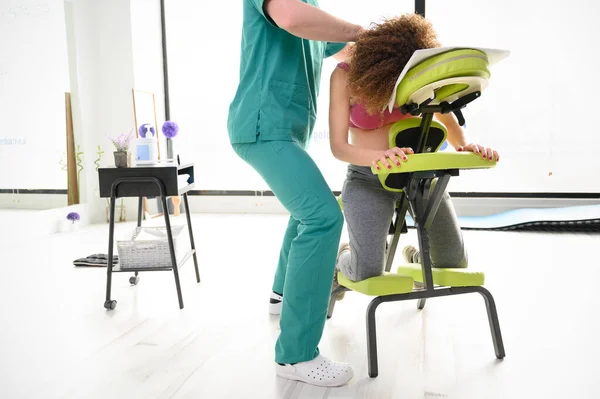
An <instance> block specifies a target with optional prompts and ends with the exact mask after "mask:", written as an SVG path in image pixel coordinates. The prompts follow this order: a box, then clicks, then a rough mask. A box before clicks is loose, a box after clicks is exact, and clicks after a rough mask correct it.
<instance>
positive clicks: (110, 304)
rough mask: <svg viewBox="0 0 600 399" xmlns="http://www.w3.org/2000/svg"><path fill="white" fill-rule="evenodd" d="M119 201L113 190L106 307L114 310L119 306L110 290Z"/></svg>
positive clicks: (109, 230)
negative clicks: (116, 206)
mask: <svg viewBox="0 0 600 399" xmlns="http://www.w3.org/2000/svg"><path fill="white" fill-rule="evenodd" d="M116 202H117V199H116V196H115V191H114V190H113V192H112V194H111V197H110V220H109V223H108V264H107V266H106V300H105V301H104V307H105V308H106V309H107V310H113V309H114V308H115V307H116V306H117V301H115V300H111V299H110V291H111V285H112V269H113V242H114V235H115V203H116Z"/></svg>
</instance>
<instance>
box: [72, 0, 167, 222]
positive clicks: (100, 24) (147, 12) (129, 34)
mask: <svg viewBox="0 0 600 399" xmlns="http://www.w3.org/2000/svg"><path fill="white" fill-rule="evenodd" d="M67 9H68V11H69V12H68V13H67V15H68V17H69V24H70V27H71V28H72V31H73V39H74V42H75V46H74V47H75V59H76V61H75V63H76V74H75V75H74V76H75V78H74V82H75V83H74V84H73V86H74V88H73V92H74V103H76V106H75V109H74V111H73V112H74V119H75V121H74V123H75V132H76V140H77V141H79V142H81V143H83V144H82V147H84V148H85V151H86V154H90V155H89V156H86V158H85V162H86V164H85V168H86V169H85V176H84V177H83V178H82V181H83V182H82V192H84V194H83V199H82V200H83V201H85V202H87V203H88V205H89V206H88V211H89V212H90V215H89V219H90V221H91V222H92V223H97V222H105V220H106V213H105V209H106V205H107V203H106V199H100V198H99V193H98V174H97V172H96V170H95V165H94V160H95V159H96V158H97V156H96V151H97V147H98V145H100V146H101V148H102V150H103V151H104V156H103V159H102V161H101V162H100V164H101V166H107V165H114V157H113V151H114V147H113V146H112V143H111V142H110V141H109V139H108V136H110V137H116V136H118V135H119V134H120V133H123V132H125V133H126V132H129V131H130V130H131V129H134V128H135V122H134V111H133V98H132V89H133V88H135V89H138V90H144V91H151V92H154V93H155V96H156V106H157V120H158V125H159V126H162V121H164V89H163V75H162V47H161V26H160V3H159V1H158V0H152V1H150V0H103V1H101V2H100V1H96V0H77V1H75V2H73V3H72V4H70V5H68V6H67ZM69 9H70V10H69ZM159 130H160V128H159ZM161 153H166V148H165V147H164V146H163V148H161ZM126 205H127V208H128V212H127V213H128V215H129V217H131V218H132V217H134V216H135V215H137V200H136V199H126Z"/></svg>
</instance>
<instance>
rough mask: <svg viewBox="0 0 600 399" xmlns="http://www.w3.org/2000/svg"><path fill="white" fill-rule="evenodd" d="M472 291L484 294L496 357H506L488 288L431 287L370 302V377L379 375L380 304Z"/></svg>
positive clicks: (495, 311) (368, 338) (368, 340)
mask: <svg viewBox="0 0 600 399" xmlns="http://www.w3.org/2000/svg"><path fill="white" fill-rule="evenodd" d="M338 288H340V287H338ZM471 293H479V294H481V296H483V298H484V300H485V306H486V309H487V314H488V321H489V324H490V331H491V334H492V342H493V344H494V351H495V353H496V358H498V359H504V357H505V356H506V353H505V351H504V342H503V340H502V333H501V331H500V322H499V321H498V312H497V310H496V303H495V301H494V297H493V296H492V294H491V293H490V292H489V291H488V290H487V289H485V288H484V287H448V288H438V289H429V290H423V291H413V292H411V293H407V294H399V295H386V296H379V297H376V298H374V299H373V300H372V301H371V303H370V304H369V306H368V308H367V355H368V367H369V377H371V378H376V377H377V376H378V375H379V366H378V355H377V327H376V322H375V312H376V310H377V307H379V305H381V304H382V303H384V302H398V301H407V300H412V299H418V300H419V302H421V301H423V300H425V299H427V298H436V297H443V296H452V295H462V294H471Z"/></svg>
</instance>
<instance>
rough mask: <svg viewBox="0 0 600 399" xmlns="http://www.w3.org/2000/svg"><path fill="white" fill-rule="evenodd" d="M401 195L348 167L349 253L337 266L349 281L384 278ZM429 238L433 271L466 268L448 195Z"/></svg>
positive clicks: (344, 191) (345, 191) (346, 212)
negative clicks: (388, 239) (390, 236)
mask: <svg viewBox="0 0 600 399" xmlns="http://www.w3.org/2000/svg"><path fill="white" fill-rule="evenodd" d="M401 195H402V194H401V193H394V192H391V191H387V190H386V189H384V188H383V187H382V186H381V183H380V182H379V179H378V178H377V176H376V175H373V173H372V172H371V168H369V167H363V166H355V165H350V166H349V167H348V174H347V177H346V181H345V182H344V187H343V189H342V203H343V205H344V215H345V219H346V223H347V225H348V233H349V238H350V251H345V252H342V253H341V254H340V256H339V259H338V263H337V265H336V267H337V269H338V270H340V271H341V272H342V273H343V274H344V276H346V277H347V278H348V279H350V280H352V281H361V280H364V279H367V278H370V277H375V276H380V275H382V274H383V271H384V267H385V265H384V260H385V259H384V258H385V242H386V238H387V236H388V232H389V228H390V224H391V222H392V217H393V215H394V209H395V204H396V201H398V200H399V199H400V198H401ZM428 236H429V245H430V254H431V261H432V266H433V267H442V268H450V267H467V251H466V249H465V245H464V243H463V237H462V233H461V230H460V226H459V224H458V220H457V218H456V214H455V212H454V207H453V206H452V201H451V199H450V196H449V195H448V193H447V192H445V193H444V197H443V199H442V202H441V203H440V207H439V209H438V211H437V213H436V215H435V217H434V220H433V223H432V225H431V228H430V229H429V234H428ZM396 259H397V257H396Z"/></svg>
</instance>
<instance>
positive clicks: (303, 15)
mask: <svg viewBox="0 0 600 399" xmlns="http://www.w3.org/2000/svg"><path fill="white" fill-rule="evenodd" d="M265 11H266V12H267V14H269V16H270V17H271V18H272V19H273V21H274V22H275V23H276V24H277V26H279V27H280V28H282V29H284V30H286V31H287V32H289V33H291V34H292V35H295V36H298V37H301V38H303V39H308V40H316V41H327V42H353V41H356V39H357V37H358V34H359V33H360V32H361V31H362V30H363V28H362V27H361V26H359V25H355V24H352V23H349V22H346V21H344V20H342V19H340V18H336V17H334V16H333V15H331V14H329V13H327V12H325V11H323V10H321V9H319V8H317V7H314V6H312V5H310V4H306V3H303V2H301V1H299V0H265Z"/></svg>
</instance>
